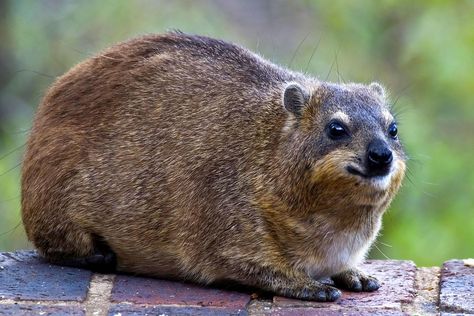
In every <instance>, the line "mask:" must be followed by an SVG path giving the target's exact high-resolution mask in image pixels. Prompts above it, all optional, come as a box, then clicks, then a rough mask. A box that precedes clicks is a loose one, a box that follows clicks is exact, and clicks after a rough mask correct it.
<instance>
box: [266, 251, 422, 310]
mask: <svg viewBox="0 0 474 316" xmlns="http://www.w3.org/2000/svg"><path fill="white" fill-rule="evenodd" d="M361 268H362V270H363V271H365V272H367V273H368V274H370V275H372V276H374V277H376V278H378V279H379V281H380V282H381V285H382V286H381V287H380V289H379V290H377V291H375V292H371V293H369V292H362V293H354V292H348V291H343V293H342V297H341V298H340V299H339V300H338V301H336V302H333V303H318V302H310V301H300V300H296V299H289V298H285V297H280V296H276V297H274V298H273V301H274V303H275V306H276V307H312V308H313V309H314V310H315V311H318V312H321V313H326V312H333V311H353V310H354V308H361V309H364V310H369V309H370V310H372V311H376V310H383V311H384V312H388V311H392V312H394V313H395V312H397V311H398V312H401V310H402V303H411V302H412V301H413V299H414V295H415V272H416V266H415V265H414V263H413V262H411V261H400V260H383V261H382V260H371V261H368V262H366V263H365V264H363V265H362V266H361ZM371 313H372V312H371ZM395 314H396V313H395Z"/></svg>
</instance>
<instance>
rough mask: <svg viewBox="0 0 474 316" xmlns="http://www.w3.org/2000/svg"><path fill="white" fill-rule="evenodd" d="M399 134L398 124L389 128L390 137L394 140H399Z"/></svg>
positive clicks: (393, 124)
mask: <svg viewBox="0 0 474 316" xmlns="http://www.w3.org/2000/svg"><path fill="white" fill-rule="evenodd" d="M397 134H398V128H397V123H392V124H390V126H389V127H388V135H390V137H392V138H397Z"/></svg>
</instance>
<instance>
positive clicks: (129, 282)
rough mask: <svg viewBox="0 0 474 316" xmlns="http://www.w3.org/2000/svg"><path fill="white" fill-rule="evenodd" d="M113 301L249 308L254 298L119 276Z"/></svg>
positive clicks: (174, 283)
mask: <svg viewBox="0 0 474 316" xmlns="http://www.w3.org/2000/svg"><path fill="white" fill-rule="evenodd" d="M112 300H113V301H114V302H132V303H136V304H150V305H181V306H214V307H226V308H234V309H245V306H246V305H247V304H248V302H249V301H250V295H248V294H244V293H239V292H233V291H225V290H219V289H214V288H206V287H201V286H198V285H193V284H186V283H180V282H172V281H166V280H158V279H147V278H141V277H132V276H124V275H119V276H117V278H116V280H115V284H114V287H113V289H112Z"/></svg>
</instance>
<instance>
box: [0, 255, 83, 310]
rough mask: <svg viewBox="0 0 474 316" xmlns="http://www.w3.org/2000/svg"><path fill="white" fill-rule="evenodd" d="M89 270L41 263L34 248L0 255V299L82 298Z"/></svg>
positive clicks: (76, 299)
mask: <svg viewBox="0 0 474 316" xmlns="http://www.w3.org/2000/svg"><path fill="white" fill-rule="evenodd" d="M90 278H91V272H90V271H86V270H80V269H75V268H67V267H60V266H55V265H50V264H48V263H46V262H44V261H43V260H42V259H41V258H39V257H38V255H37V254H36V253H35V252H34V251H22V252H11V253H1V254H0V299H5V298H9V299H13V300H43V301H44V300H55V301H83V300H84V299H85V298H86V295H87V289H88V285H89V281H90Z"/></svg>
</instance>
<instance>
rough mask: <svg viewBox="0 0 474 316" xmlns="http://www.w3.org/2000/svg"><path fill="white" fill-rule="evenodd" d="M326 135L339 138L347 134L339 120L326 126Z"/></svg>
mask: <svg viewBox="0 0 474 316" xmlns="http://www.w3.org/2000/svg"><path fill="white" fill-rule="evenodd" d="M327 131H328V136H329V138H331V139H341V138H344V137H347V136H349V134H348V133H347V131H346V129H345V128H344V126H343V125H342V124H341V123H339V122H331V123H329V125H328V127H327Z"/></svg>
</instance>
